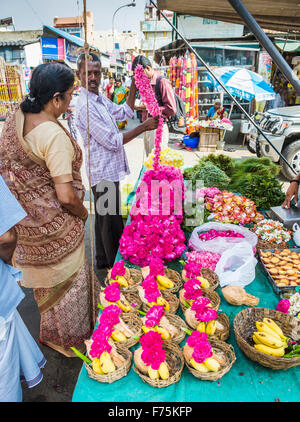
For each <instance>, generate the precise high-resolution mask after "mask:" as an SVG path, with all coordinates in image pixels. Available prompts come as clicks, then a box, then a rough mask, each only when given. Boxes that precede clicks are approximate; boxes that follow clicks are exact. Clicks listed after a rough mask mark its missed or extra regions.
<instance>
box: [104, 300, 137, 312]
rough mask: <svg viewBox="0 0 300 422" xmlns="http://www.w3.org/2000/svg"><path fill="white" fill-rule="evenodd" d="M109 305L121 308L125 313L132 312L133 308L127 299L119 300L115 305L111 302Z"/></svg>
mask: <svg viewBox="0 0 300 422" xmlns="http://www.w3.org/2000/svg"><path fill="white" fill-rule="evenodd" d="M109 304H110V305H112V304H116V305H118V306H119V308H121V309H122V311H123V312H130V311H132V308H131V306H130V303H129V302H128V300H127V299H125V297H122V298H121V299H120V300H118V301H117V302H115V303H113V302H109Z"/></svg>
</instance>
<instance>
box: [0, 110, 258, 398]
mask: <svg viewBox="0 0 300 422" xmlns="http://www.w3.org/2000/svg"><path fill="white" fill-rule="evenodd" d="M63 123H64V124H65V122H64V121H63ZM138 124H139V121H138V120H137V118H135V119H133V120H130V121H129V122H128V127H127V128H126V130H130V129H132V128H133V127H135V126H136V125H138ZM2 126H3V122H1V123H0V132H1V129H2ZM178 142H179V139H178V137H176V136H175V137H174V136H173V137H172V136H170V142H169V146H170V147H171V148H174V149H180V147H179V145H178ZM79 144H81V146H82V142H81V139H79ZM125 150H126V153H127V157H128V162H129V168H130V172H131V174H130V176H128V177H127V178H126V180H124V181H123V183H132V184H133V185H134V184H135V182H136V180H137V178H138V176H139V173H140V169H141V167H142V164H143V162H144V159H145V157H144V152H143V136H140V137H138V138H136V139H134V140H132V141H131V142H129V143H128V144H126V145H125ZM182 153H183V155H184V164H185V166H192V165H195V164H196V163H197V161H198V159H199V157H200V156H201V155H205V153H199V152H197V151H192V150H191V151H187V150H185V149H183V150H182ZM217 153H224V154H226V155H229V156H231V157H233V158H243V157H249V156H253V154H251V153H250V152H249V151H248V150H247V149H246V148H245V147H243V146H241V145H230V151H218V152H217ZM82 178H83V183H84V185H85V187H86V189H87V193H86V197H85V201H86V202H85V205H86V206H87V208H88V209H89V192H88V178H87V175H86V171H85V166H84V165H83V167H82ZM93 214H94V213H93V211H92V215H90V216H89V219H88V220H87V222H86V234H85V246H86V255H87V257H88V259H89V261H90V262H91V243H90V242H91V240H90V225H89V224H90V218H91V217H92V218H93ZM95 272H96V275H97V278H98V280H99V282H100V283H101V282H102V283H103V280H104V278H105V275H106V274H105V272H104V271H98V270H96V271H95ZM23 291H24V293H25V295H26V297H25V298H24V300H23V301H22V303H21V304H20V306H19V308H18V310H19V312H20V315H21V317H22V318H23V320H24V322H25V324H26V326H27V327H28V329H29V331H30V333H31V335H32V336H33V338H34V339H35V340H36V341H37V342H38V344H39V346H40V348H41V350H42V352H43V353H44V355H45V357H46V359H47V363H46V365H45V368H44V369H43V370H42V371H43V380H42V382H41V383H40V384H39V385H37V386H36V387H34V388H32V389H29V388H27V385H26V383H23V401H24V402H70V401H71V400H72V394H73V391H74V388H75V385H76V381H77V378H78V375H79V372H80V370H81V367H82V361H81V360H80V359H78V358H67V357H64V356H63V355H61V354H59V353H57V352H56V351H54V350H52V349H51V348H49V347H47V346H44V345H42V344H41V343H39V341H38V336H39V324H40V314H39V311H38V308H37V305H36V302H35V300H34V297H33V291H32V289H23Z"/></svg>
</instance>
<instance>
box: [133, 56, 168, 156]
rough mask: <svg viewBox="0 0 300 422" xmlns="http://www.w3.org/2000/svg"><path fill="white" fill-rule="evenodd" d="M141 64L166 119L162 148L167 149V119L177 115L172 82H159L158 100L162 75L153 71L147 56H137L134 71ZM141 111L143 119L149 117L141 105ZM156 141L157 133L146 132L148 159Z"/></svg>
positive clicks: (145, 148)
mask: <svg viewBox="0 0 300 422" xmlns="http://www.w3.org/2000/svg"><path fill="white" fill-rule="evenodd" d="M138 64H140V65H142V66H143V68H144V72H145V74H146V75H147V77H148V78H149V79H150V84H151V86H152V89H153V92H154V93H155V96H156V99H157V101H158V103H159V106H160V111H161V113H162V117H163V119H164V125H163V134H162V141H161V147H162V149H163V148H166V147H167V146H168V142H169V129H168V125H167V122H166V121H167V119H168V118H170V117H171V116H173V115H174V114H175V113H176V100H175V96H174V92H173V88H172V85H171V82H170V81H169V80H168V79H167V78H162V79H161V80H160V82H159V87H158V88H159V92H160V98H157V95H156V83H157V79H158V78H159V76H161V75H160V73H159V72H157V71H156V70H155V69H153V67H152V64H151V62H150V60H149V59H148V58H147V57H145V56H141V55H140V56H136V57H135V58H134V60H133V62H132V71H133V72H134V71H135V68H136V66H137V65H138ZM138 110H139V111H142V119H143V121H145V119H146V118H147V117H148V112H147V110H146V106H145V105H144V104H141V105H140V106H139V107H138ZM154 139H155V131H151V132H145V134H144V150H145V155H146V157H147V156H148V155H149V154H150V153H151V151H152V149H153V148H154Z"/></svg>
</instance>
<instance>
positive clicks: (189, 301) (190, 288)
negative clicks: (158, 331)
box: [179, 279, 221, 313]
mask: <svg viewBox="0 0 300 422" xmlns="http://www.w3.org/2000/svg"><path fill="white" fill-rule="evenodd" d="M200 297H206V298H207V299H209V301H210V305H209V306H210V307H211V308H212V309H214V310H215V311H217V310H218V309H219V306H220V303H221V298H220V296H219V295H218V293H216V292H215V291H213V290H207V289H206V290H205V289H202V288H201V287H200V288H199V287H198V286H197V280H195V279H190V280H189V281H187V282H186V283H185V284H184V288H183V289H181V290H180V291H179V303H180V307H181V310H182V312H183V313H185V311H186V310H187V309H189V308H190V307H191V306H192V305H193V302H194V301H195V300H197V299H198V298H200Z"/></svg>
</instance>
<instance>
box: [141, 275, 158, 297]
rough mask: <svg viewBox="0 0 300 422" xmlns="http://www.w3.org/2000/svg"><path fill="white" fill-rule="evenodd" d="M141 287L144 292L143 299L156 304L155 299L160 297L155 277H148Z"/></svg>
mask: <svg viewBox="0 0 300 422" xmlns="http://www.w3.org/2000/svg"><path fill="white" fill-rule="evenodd" d="M142 287H143V289H144V292H145V299H146V300H148V302H156V300H157V298H158V297H160V296H161V294H160V291H159V288H158V285H157V281H156V280H155V277H153V276H151V275H148V276H147V277H146V278H145V280H144V281H143V282H142Z"/></svg>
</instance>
